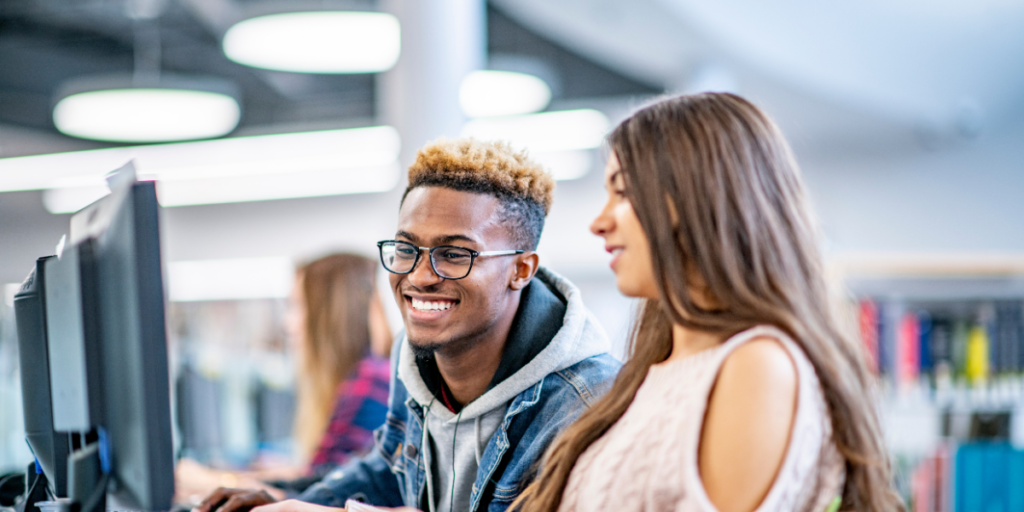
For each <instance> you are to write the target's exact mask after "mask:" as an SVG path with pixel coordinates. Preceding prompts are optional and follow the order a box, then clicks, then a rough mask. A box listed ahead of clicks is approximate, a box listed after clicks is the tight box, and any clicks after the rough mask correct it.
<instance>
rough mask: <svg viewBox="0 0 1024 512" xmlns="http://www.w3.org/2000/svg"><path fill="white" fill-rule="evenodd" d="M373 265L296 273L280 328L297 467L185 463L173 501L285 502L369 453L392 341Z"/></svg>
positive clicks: (339, 257) (339, 261) (355, 259)
mask: <svg viewBox="0 0 1024 512" xmlns="http://www.w3.org/2000/svg"><path fill="white" fill-rule="evenodd" d="M377 265H378V264H377V261H376V260H374V259H371V258H367V257H363V256H358V255H354V254H332V255H329V256H325V257H323V258H320V259H318V260H316V261H313V262H311V263H308V264H306V265H303V266H301V267H300V268H299V269H298V270H297V271H296V274H295V286H294V288H293V289H292V295H291V298H290V307H289V311H288V318H287V322H286V323H287V328H288V337H289V338H290V341H291V343H292V345H291V348H292V350H293V352H294V354H295V356H296V357H295V360H296V364H297V368H296V397H297V400H298V405H297V407H296V413H295V423H294V427H293V435H294V436H295V441H296V446H297V448H298V455H299V458H300V460H301V461H302V464H301V465H299V466H294V467H292V466H286V467H273V468H264V469H260V470H256V471H246V472H229V471H217V470H213V469H210V468H207V467H205V466H202V465H201V464H199V463H197V462H195V461H192V460H189V459H184V460H182V461H180V462H179V463H178V467H177V469H176V471H175V478H176V483H177V487H178V495H179V497H178V499H179V501H183V502H188V501H196V500H198V499H199V498H201V497H203V496H206V495H208V494H209V493H211V492H212V491H213V490H214V489H216V488H217V487H221V486H223V487H240V486H241V487H249V488H256V489H263V490H264V491H266V492H268V493H270V494H272V495H274V496H275V497H277V498H278V499H283V498H285V497H287V495H288V494H293V493H299V492H302V491H303V490H304V489H305V488H306V487H308V486H309V485H311V484H313V483H315V482H316V481H318V480H319V479H320V478H321V477H323V475H325V474H327V472H328V471H330V470H331V469H333V468H334V467H336V466H338V465H341V464H343V463H344V462H346V461H347V460H348V459H349V458H351V457H352V456H354V455H360V454H362V453H363V452H365V451H367V450H369V449H370V448H371V447H372V446H373V430H374V429H375V428H377V427H378V426H380V425H381V424H383V423H384V418H385V416H386V414H387V397H388V383H389V377H390V367H389V363H388V359H387V358H388V355H389V354H390V352H391V341H392V340H391V331H390V329H389V328H388V324H387V318H386V317H385V315H384V309H383V306H382V305H381V303H380V300H379V298H378V296H377V294H376V292H375V289H376V288H375V284H374V277H375V276H376V272H377Z"/></svg>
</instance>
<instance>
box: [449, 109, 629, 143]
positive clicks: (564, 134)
mask: <svg viewBox="0 0 1024 512" xmlns="http://www.w3.org/2000/svg"><path fill="white" fill-rule="evenodd" d="M610 127H611V123H610V122H609V121H608V117H607V116H605V115H604V114H603V113H601V112H599V111H597V110H590V109H582V110H563V111H559V112H544V113H541V114H529V115H523V116H509V117H494V118H485V119H474V120H472V121H469V122H467V123H466V124H465V125H463V127H462V135H463V136H465V137H476V138H478V139H484V140H506V141H509V142H510V143H511V144H512V145H513V146H516V147H519V148H525V149H527V150H529V151H530V153H534V154H535V153H540V152H544V151H567V150H574V149H592V148H596V147H599V146H600V145H601V143H602V142H603V141H604V136H605V134H606V133H607V132H608V130H609V128H610Z"/></svg>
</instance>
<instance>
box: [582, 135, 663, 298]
mask: <svg viewBox="0 0 1024 512" xmlns="http://www.w3.org/2000/svg"><path fill="white" fill-rule="evenodd" d="M625 186H626V180H625V177H624V176H623V174H622V169H621V168H620V166H619V159H618V157H617V156H616V155H615V153H612V154H611V155H610V156H609V157H608V164H607V165H606V166H605V173H604V188H605V190H606V191H607V193H608V200H607V202H606V203H605V205H604V208H603V209H602V210H601V212H600V213H599V214H598V215H597V218H595V219H594V221H593V222H592V223H591V224H590V231H591V232H592V233H594V234H595V235H597V236H599V237H601V238H604V247H605V250H606V251H608V252H609V253H611V255H612V261H611V267H612V271H613V272H615V284H616V286H617V287H618V289H619V291H620V292H622V294H623V295H626V296H627V297H637V298H644V299H657V298H658V287H657V285H656V283H655V280H654V267H653V266H652V265H651V247H650V243H648V241H647V235H646V234H645V233H644V230H643V228H642V227H641V226H640V219H638V218H637V216H636V212H635V211H633V205H632V204H631V203H630V202H629V198H628V197H626V193H625V192H626V188H625Z"/></svg>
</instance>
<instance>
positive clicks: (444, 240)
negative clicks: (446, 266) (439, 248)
mask: <svg viewBox="0 0 1024 512" xmlns="http://www.w3.org/2000/svg"><path fill="white" fill-rule="evenodd" d="M452 242H469V243H471V244H475V243H476V240H473V239H472V238H470V237H468V236H466V235H445V236H442V237H440V238H438V239H437V243H438V245H445V244H450V243H452Z"/></svg>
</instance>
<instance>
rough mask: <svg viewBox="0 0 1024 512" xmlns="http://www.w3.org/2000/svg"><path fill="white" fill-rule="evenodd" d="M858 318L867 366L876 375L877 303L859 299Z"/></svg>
mask: <svg viewBox="0 0 1024 512" xmlns="http://www.w3.org/2000/svg"><path fill="white" fill-rule="evenodd" d="M858 317H859V318H858V319H859V323H860V339H861V341H862V342H863V343H864V350H865V352H866V353H867V363H868V368H869V369H870V370H871V371H872V372H874V374H875V375H878V305H877V304H875V301H873V300H871V299H864V300H862V301H860V304H859V311H858Z"/></svg>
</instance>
